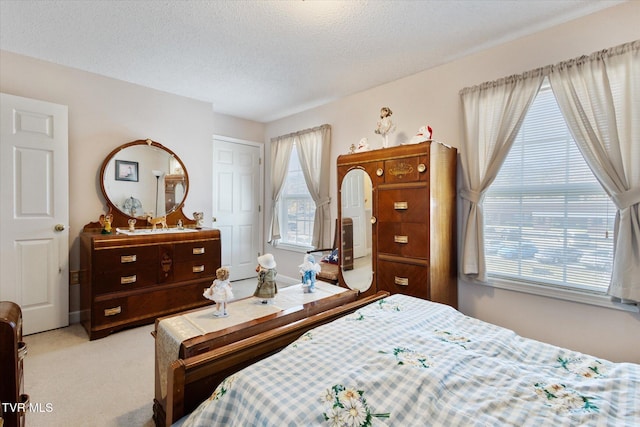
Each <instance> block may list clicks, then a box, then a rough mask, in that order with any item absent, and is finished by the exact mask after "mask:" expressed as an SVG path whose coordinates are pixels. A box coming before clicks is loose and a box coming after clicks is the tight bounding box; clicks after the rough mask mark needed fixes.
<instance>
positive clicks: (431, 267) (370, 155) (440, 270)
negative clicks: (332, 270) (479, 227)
mask: <svg viewBox="0 0 640 427" xmlns="http://www.w3.org/2000/svg"><path fill="white" fill-rule="evenodd" d="M456 160H457V150H456V149H455V148H451V147H448V146H446V145H443V144H440V143H435V142H434V143H431V142H424V143H420V144H413V145H404V146H398V147H391V148H385V149H379V150H372V151H368V152H364V153H355V154H347V155H342V156H339V157H338V185H339V187H338V188H341V187H340V183H341V182H342V180H343V179H344V177H345V175H346V174H347V173H348V172H349V171H350V170H353V169H360V170H364V171H365V172H366V173H367V174H368V175H369V177H370V178H371V184H372V190H373V191H372V198H373V207H372V218H371V223H372V225H371V227H372V231H371V233H372V255H373V256H372V263H373V266H372V267H373V272H374V275H373V282H374V283H373V284H374V285H375V286H371V288H370V289H369V290H368V291H367V294H369V293H374V292H377V291H388V292H390V293H403V294H407V295H412V296H415V297H419V298H423V299H428V300H431V301H436V302H441V303H444V304H448V305H451V306H453V307H457V300H458V293H457V279H456V276H457V275H456V259H457V256H456ZM339 206H340V205H339ZM338 211H339V212H338V214H339V215H341V209H340V207H339V208H338Z"/></svg>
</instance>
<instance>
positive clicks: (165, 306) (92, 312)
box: [80, 229, 221, 340]
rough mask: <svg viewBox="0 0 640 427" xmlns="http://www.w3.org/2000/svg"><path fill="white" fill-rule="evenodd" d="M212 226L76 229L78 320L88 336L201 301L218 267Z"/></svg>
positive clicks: (217, 241)
mask: <svg viewBox="0 0 640 427" xmlns="http://www.w3.org/2000/svg"><path fill="white" fill-rule="evenodd" d="M220 265H221V264H220V232H219V230H213V229H202V230H196V231H184V232H171V233H160V232H156V233H146V234H141V235H131V236H130V235H124V234H101V233H100V231H99V230H98V231H95V232H93V231H89V232H87V231H85V232H83V233H81V234H80V270H81V271H80V305H81V322H82V324H83V326H84V327H85V329H86V330H87V332H88V334H89V338H90V339H92V340H93V339H96V338H102V337H104V336H106V335H108V334H110V333H111V332H114V331H117V330H120V329H124V328H126V327H129V326H133V325H142V324H147V323H153V322H154V321H155V319H156V318H157V317H160V316H166V315H168V314H172V313H177V312H180V311H184V310H188V309H192V308H196V307H201V306H204V305H207V304H210V303H211V301H209V300H207V299H206V298H204V297H203V296H202V292H203V290H204V288H206V287H209V286H210V285H211V283H212V282H213V280H214V279H215V271H216V269H217V268H219V267H220Z"/></svg>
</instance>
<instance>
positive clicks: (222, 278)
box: [203, 267, 233, 317]
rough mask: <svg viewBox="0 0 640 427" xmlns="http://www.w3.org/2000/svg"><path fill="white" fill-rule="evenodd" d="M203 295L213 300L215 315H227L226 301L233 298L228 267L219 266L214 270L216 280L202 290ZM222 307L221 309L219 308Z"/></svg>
mask: <svg viewBox="0 0 640 427" xmlns="http://www.w3.org/2000/svg"><path fill="white" fill-rule="evenodd" d="M203 295H204V297H205V298H207V299H210V300H212V301H215V303H216V311H215V312H214V313H213V315H214V316H216V317H227V316H228V315H229V313H227V301H229V300H231V299H233V292H231V284H230V283H229V269H228V268H226V267H220V268H219V269H217V270H216V280H214V281H213V284H212V285H211V286H210V287H209V288H207V289H205V290H204V294H203ZM220 307H222V310H220Z"/></svg>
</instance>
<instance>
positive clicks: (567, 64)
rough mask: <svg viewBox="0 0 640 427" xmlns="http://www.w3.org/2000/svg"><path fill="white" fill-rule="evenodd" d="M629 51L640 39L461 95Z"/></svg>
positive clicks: (486, 83) (474, 87) (512, 76)
mask: <svg viewBox="0 0 640 427" xmlns="http://www.w3.org/2000/svg"><path fill="white" fill-rule="evenodd" d="M629 50H640V39H639V40H634V41H632V42H627V43H623V44H621V45H618V46H614V47H611V48H608V49H602V50H598V51H596V52H593V53H592V54H590V55H582V56H578V57H576V58H574V59H570V60H567V61H561V62H558V63H557V64H554V65H546V66H544V67H539V68H534V69H533V70H530V71H525V72H524V73H521V74H513V75H511V76H507V77H502V78H499V79H497V80H493V81H489V82H484V83H480V84H479V85H475V86H470V87H465V88H463V89H461V90H460V92H459V93H460V94H463V93H467V92H472V91H476V90H481V89H486V88H490V87H497V86H502V85H504V84H505V83H511V82H514V81H518V80H522V79H527V78H531V77H537V76H539V75H540V74H541V73H542V75H545V76H547V75H549V74H551V73H552V72H553V70H554V69H556V68H566V67H572V66H576V65H582V64H584V63H586V62H587V61H599V60H602V58H604V57H607V56H615V55H621V54H623V53H625V52H627V51H629Z"/></svg>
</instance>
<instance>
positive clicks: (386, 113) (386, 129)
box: [375, 107, 396, 148]
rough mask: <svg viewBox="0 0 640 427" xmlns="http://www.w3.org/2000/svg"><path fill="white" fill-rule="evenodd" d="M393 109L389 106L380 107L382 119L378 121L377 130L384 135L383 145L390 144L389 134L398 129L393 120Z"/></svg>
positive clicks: (385, 146) (384, 146)
mask: <svg viewBox="0 0 640 427" xmlns="http://www.w3.org/2000/svg"><path fill="white" fill-rule="evenodd" d="M392 114H393V111H391V109H390V108H389V107H382V108H381V109H380V120H379V121H378V123H377V126H376V130H375V132H376V133H377V134H379V135H382V138H383V139H382V147H383V148H387V147H388V146H389V134H390V133H393V132H394V131H395V130H396V125H394V124H393V122H392V121H391V115H392Z"/></svg>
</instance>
